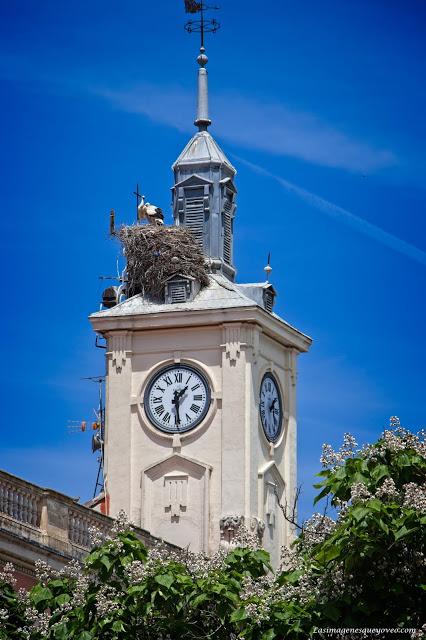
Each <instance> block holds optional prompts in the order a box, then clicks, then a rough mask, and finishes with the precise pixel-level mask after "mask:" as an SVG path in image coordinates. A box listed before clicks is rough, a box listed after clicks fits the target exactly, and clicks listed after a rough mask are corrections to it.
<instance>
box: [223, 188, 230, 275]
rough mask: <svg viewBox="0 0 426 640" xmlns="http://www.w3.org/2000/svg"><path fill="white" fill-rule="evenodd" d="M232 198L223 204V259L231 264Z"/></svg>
mask: <svg viewBox="0 0 426 640" xmlns="http://www.w3.org/2000/svg"><path fill="white" fill-rule="evenodd" d="M231 211H232V200H230V199H228V198H227V199H226V200H225V204H224V206H223V259H224V260H225V262H227V263H228V264H231V259H232V219H231Z"/></svg>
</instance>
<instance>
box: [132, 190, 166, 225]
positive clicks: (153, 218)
mask: <svg viewBox="0 0 426 640" xmlns="http://www.w3.org/2000/svg"><path fill="white" fill-rule="evenodd" d="M138 220H147V221H148V222H149V224H155V225H157V226H161V225H163V224H164V214H163V211H162V209H160V207H156V206H155V205H154V204H150V203H149V202H145V196H142V200H141V202H140V204H139V205H138Z"/></svg>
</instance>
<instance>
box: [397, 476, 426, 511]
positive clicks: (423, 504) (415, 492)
mask: <svg viewBox="0 0 426 640" xmlns="http://www.w3.org/2000/svg"><path fill="white" fill-rule="evenodd" d="M402 489H403V491H404V502H403V505H404V507H410V508H411V509H416V511H420V512H422V513H423V512H426V484H423V485H418V484H416V483H415V482H409V483H408V484H404V486H403V487H402Z"/></svg>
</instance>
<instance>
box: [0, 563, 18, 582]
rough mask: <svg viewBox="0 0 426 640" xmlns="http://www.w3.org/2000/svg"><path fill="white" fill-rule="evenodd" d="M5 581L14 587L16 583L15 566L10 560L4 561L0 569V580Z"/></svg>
mask: <svg viewBox="0 0 426 640" xmlns="http://www.w3.org/2000/svg"><path fill="white" fill-rule="evenodd" d="M1 581H2V582H7V583H8V584H10V585H12V587H14V586H15V585H16V577H15V567H14V566H13V564H12V563H11V562H6V564H5V565H4V567H3V569H2V570H1V571H0V582H1Z"/></svg>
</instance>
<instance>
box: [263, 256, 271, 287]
mask: <svg viewBox="0 0 426 640" xmlns="http://www.w3.org/2000/svg"><path fill="white" fill-rule="evenodd" d="M263 270H264V272H265V273H266V282H269V276H270V275H271V271H272V267H271V252H269V253H268V264H267V265H266V267H264V268H263Z"/></svg>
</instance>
